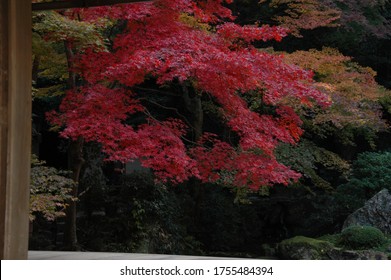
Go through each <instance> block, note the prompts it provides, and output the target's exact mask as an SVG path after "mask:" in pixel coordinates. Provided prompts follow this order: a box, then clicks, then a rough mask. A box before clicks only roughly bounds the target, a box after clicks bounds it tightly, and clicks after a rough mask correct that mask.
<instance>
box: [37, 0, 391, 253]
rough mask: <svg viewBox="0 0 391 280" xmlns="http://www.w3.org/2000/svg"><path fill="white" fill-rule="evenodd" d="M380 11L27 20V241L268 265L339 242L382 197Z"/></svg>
mask: <svg viewBox="0 0 391 280" xmlns="http://www.w3.org/2000/svg"><path fill="white" fill-rule="evenodd" d="M33 2H34V1H33ZM35 2H42V1H35ZM390 17H391V2H390V1H387V0H384V1H381V0H379V1H370V0H365V1H358V0H344V1H343V0H296V1H293V0H281V1H278V0H262V1H257V0H236V1H218V0H214V1H213V0H210V1H209V0H208V1H170V0H160V1H154V3H140V4H139V3H134V4H126V5H118V6H113V7H98V8H89V9H73V10H66V11H51V12H36V13H34V16H33V58H32V59H33V69H32V73H33V143H32V147H33V154H34V156H33V157H32V158H33V159H32V183H31V225H32V226H31V229H32V230H31V236H30V249H39V250H64V249H66V250H86V251H114V252H148V253H166V254H197V255H224V256H248V257H257V256H264V255H271V257H278V253H276V250H275V248H277V247H278V246H277V245H276V244H278V243H280V242H281V241H283V240H285V239H288V238H292V237H295V236H303V235H304V236H307V237H312V238H318V237H321V236H325V235H328V236H334V237H335V236H336V235H338V234H339V233H340V231H341V228H342V224H343V222H344V220H345V219H346V217H347V216H348V215H349V214H351V213H352V212H354V211H355V210H356V209H358V208H359V207H361V206H363V205H364V203H365V201H366V200H368V199H369V198H371V197H372V196H373V195H375V194H376V193H377V192H379V191H380V190H382V189H384V188H386V189H390V188H391V187H390V186H391V184H390V183H391V153H390V152H389V149H390V141H389V136H390V134H389V133H390V132H389V120H390V113H391V95H390V91H389V88H390V87H391V77H390V76H391V55H390V51H389V49H391V43H390V35H391V28H390ZM302 69H304V70H306V71H304V70H302ZM216 73H217V74H216ZM132 160H133V162H131V161H132ZM276 254H277V255H276Z"/></svg>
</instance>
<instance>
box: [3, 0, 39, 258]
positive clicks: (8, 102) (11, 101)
mask: <svg viewBox="0 0 391 280" xmlns="http://www.w3.org/2000/svg"><path fill="white" fill-rule="evenodd" d="M31 19H32V16H31V0H1V1H0V258H1V259H26V258H27V250H28V207H29V182H30V149H31V57H32V56H31Z"/></svg>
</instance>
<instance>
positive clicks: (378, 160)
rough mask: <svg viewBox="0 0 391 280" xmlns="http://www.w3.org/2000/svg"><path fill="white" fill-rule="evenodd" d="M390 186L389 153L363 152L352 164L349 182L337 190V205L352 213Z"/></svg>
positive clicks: (390, 160) (390, 168)
mask: <svg viewBox="0 0 391 280" xmlns="http://www.w3.org/2000/svg"><path fill="white" fill-rule="evenodd" d="M390 186H391V152H365V153H362V154H359V155H358V157H357V160H355V161H354V163H353V169H352V175H351V177H350V179H349V182H348V183H346V184H343V185H340V186H339V187H338V188H337V198H338V200H339V204H340V205H341V206H343V207H344V208H346V213H347V214H349V213H352V212H353V211H355V210H356V209H358V208H360V207H362V206H363V205H364V203H365V201H367V200H368V199H370V198H371V197H372V196H374V195H375V194H376V193H377V192H379V191H381V190H382V189H384V188H386V189H388V190H391V189H390Z"/></svg>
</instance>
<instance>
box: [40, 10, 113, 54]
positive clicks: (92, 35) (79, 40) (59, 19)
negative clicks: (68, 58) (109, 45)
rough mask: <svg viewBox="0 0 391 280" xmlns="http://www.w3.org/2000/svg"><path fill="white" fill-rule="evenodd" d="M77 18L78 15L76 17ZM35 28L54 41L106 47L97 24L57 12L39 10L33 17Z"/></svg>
mask: <svg viewBox="0 0 391 280" xmlns="http://www.w3.org/2000/svg"><path fill="white" fill-rule="evenodd" d="M76 18H77V17H76ZM33 22H34V25H33V28H34V31H35V32H37V33H38V34H41V35H42V36H44V38H45V39H47V40H50V41H52V42H64V41H70V42H72V43H74V47H79V48H80V49H85V48H88V47H94V48H98V49H101V50H104V49H105V48H106V46H105V41H104V39H103V37H102V36H101V34H100V30H99V29H98V28H97V25H95V24H92V23H88V22H85V21H84V22H82V21H79V20H77V19H75V20H73V19H70V17H65V16H62V15H61V14H59V13H57V12H51V11H50V12H39V13H35V14H34V17H33Z"/></svg>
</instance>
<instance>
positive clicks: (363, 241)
mask: <svg viewBox="0 0 391 280" xmlns="http://www.w3.org/2000/svg"><path fill="white" fill-rule="evenodd" d="M386 242H387V239H386V237H385V236H384V234H383V233H382V232H381V230H379V229H377V228H375V227H370V226H351V227H348V228H346V229H344V230H343V231H342V232H341V234H340V236H339V240H338V245H340V246H343V247H344V248H347V249H353V250H364V249H372V248H376V247H379V246H381V245H383V244H385V243H386Z"/></svg>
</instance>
